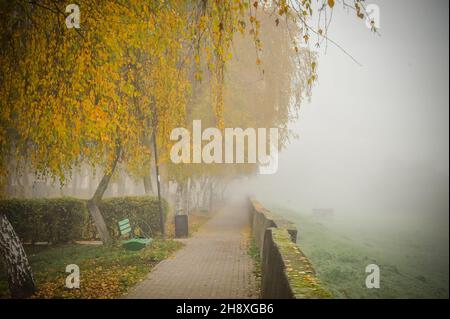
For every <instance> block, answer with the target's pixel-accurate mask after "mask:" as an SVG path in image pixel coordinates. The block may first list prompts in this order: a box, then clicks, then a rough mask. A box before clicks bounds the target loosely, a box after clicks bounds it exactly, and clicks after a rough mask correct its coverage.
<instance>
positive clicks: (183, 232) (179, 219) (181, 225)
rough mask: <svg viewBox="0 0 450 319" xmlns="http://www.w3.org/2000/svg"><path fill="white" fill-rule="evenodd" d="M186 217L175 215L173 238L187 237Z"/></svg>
mask: <svg viewBox="0 0 450 319" xmlns="http://www.w3.org/2000/svg"><path fill="white" fill-rule="evenodd" d="M188 225H189V224H188V215H175V237H176V238H180V237H187V236H188V234H189V228H188Z"/></svg>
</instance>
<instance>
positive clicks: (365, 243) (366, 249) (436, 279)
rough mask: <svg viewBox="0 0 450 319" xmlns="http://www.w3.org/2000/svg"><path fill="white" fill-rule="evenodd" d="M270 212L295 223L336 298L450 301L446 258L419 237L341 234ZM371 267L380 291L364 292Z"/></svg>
mask: <svg viewBox="0 0 450 319" xmlns="http://www.w3.org/2000/svg"><path fill="white" fill-rule="evenodd" d="M271 208H274V209H273V211H276V212H277V213H279V214H281V215H283V216H285V217H286V218H288V219H290V220H292V221H294V222H295V223H296V224H297V227H298V229H299V240H298V243H299V245H300V247H301V249H302V250H303V251H304V252H305V254H306V255H307V256H308V257H309V258H310V259H311V261H312V263H313V264H314V266H315V268H316V270H317V272H318V276H319V278H320V279H321V281H322V282H323V283H325V284H326V285H327V286H328V287H329V289H330V290H331V291H332V293H333V294H334V296H335V297H337V298H448V255H447V261H445V260H442V258H441V255H440V252H439V251H437V250H435V249H434V248H435V247H434V246H433V245H432V244H427V243H426V241H425V240H424V238H423V237H420V236H419V235H418V234H417V236H402V235H401V234H399V233H398V232H390V231H387V230H386V231H385V232H383V233H380V232H379V231H378V232H375V233H374V234H376V235H377V236H374V234H370V233H368V232H367V231H365V230H363V229H359V230H358V229H345V231H343V228H342V227H337V226H338V225H336V224H335V223H334V222H333V220H327V219H318V218H316V217H313V216H308V215H304V214H299V213H297V212H294V211H290V210H286V209H282V208H276V207H271ZM371 263H375V264H377V265H378V266H379V267H380V273H381V284H380V285H381V287H380V289H367V288H366V287H365V278H366V275H367V274H366V273H365V267H366V266H367V265H368V264H371ZM443 267H447V270H446V271H445V270H443Z"/></svg>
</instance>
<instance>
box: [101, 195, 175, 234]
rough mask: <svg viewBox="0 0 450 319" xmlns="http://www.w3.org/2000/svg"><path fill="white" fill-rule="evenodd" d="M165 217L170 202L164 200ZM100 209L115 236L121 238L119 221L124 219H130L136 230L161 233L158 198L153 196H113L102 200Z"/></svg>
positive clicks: (145, 232) (110, 231)
mask: <svg viewBox="0 0 450 319" xmlns="http://www.w3.org/2000/svg"><path fill="white" fill-rule="evenodd" d="M161 204H162V208H163V213H164V216H165V217H164V218H166V216H167V212H168V210H169V204H168V203H167V201H166V200H164V199H163V200H162V203H161ZM99 209H100V211H101V212H102V215H103V217H104V218H105V223H106V226H107V227H108V230H109V233H110V234H111V236H113V238H116V239H117V238H119V237H120V233H119V228H118V226H117V223H118V222H119V221H120V220H122V219H124V218H128V219H130V223H131V227H132V229H133V230H134V231H135V232H136V231H137V232H139V230H140V231H141V232H142V233H141V234H136V235H144V236H145V235H147V236H151V237H153V236H154V235H156V234H158V233H160V219H159V206H158V198H157V197H151V196H135V197H132V196H127V197H112V198H107V199H105V200H103V201H102V202H101V204H100V205H99Z"/></svg>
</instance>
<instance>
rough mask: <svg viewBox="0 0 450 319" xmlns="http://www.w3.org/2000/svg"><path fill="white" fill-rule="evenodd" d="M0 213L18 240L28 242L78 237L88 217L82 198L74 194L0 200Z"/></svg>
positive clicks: (67, 239)
mask: <svg viewBox="0 0 450 319" xmlns="http://www.w3.org/2000/svg"><path fill="white" fill-rule="evenodd" d="M0 214H6V217H7V218H8V220H9V221H10V223H11V224H12V225H13V227H14V230H15V231H16V233H17V234H18V236H19V237H20V238H21V240H22V241H24V242H32V243H34V242H40V241H44V242H52V243H64V242H68V241H71V240H76V239H81V238H82V234H83V231H84V228H85V226H86V224H87V223H88V220H89V215H88V212H87V209H86V201H84V200H80V199H75V198H51V199H45V198H42V199H10V200H1V201H0Z"/></svg>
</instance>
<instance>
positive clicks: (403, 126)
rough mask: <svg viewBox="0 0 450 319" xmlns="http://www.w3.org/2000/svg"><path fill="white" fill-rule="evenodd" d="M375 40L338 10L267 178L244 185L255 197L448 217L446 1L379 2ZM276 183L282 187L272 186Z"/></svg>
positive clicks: (301, 205)
mask: <svg viewBox="0 0 450 319" xmlns="http://www.w3.org/2000/svg"><path fill="white" fill-rule="evenodd" d="M367 3H374V4H377V5H379V7H380V11H381V12H380V18H381V22H380V23H381V29H380V34H381V35H380V36H378V35H374V34H373V33H371V32H370V31H369V30H368V29H367V28H366V27H365V25H364V23H363V21H362V20H359V19H357V18H356V17H355V16H354V13H352V12H349V13H348V14H347V13H346V12H345V11H344V10H341V8H338V7H336V8H335V10H334V16H333V21H332V24H331V28H330V31H329V37H330V38H331V39H333V40H334V41H336V42H337V43H339V44H340V45H341V46H342V47H343V48H345V50H346V51H348V52H349V53H350V54H351V55H352V56H353V57H354V58H355V59H357V60H358V61H359V62H360V63H361V64H362V66H359V65H357V64H356V63H355V62H354V61H352V60H351V59H350V58H349V57H348V56H346V55H345V54H344V53H343V52H342V51H341V50H339V49H338V48H336V47H335V46H333V45H332V44H329V45H328V48H327V50H326V52H325V49H324V47H322V48H321V49H320V50H319V53H320V58H319V68H318V75H319V80H318V83H317V85H316V87H315V88H314V90H313V96H312V100H311V102H310V103H307V102H305V103H303V105H302V109H301V111H300V118H299V120H298V121H297V122H296V123H293V125H292V127H293V129H294V130H295V131H296V133H297V134H299V139H298V140H294V141H292V142H291V144H290V145H289V146H288V147H287V149H286V150H284V151H283V152H282V153H281V154H280V160H279V169H278V172H277V173H276V174H275V175H270V176H259V177H257V178H256V179H253V180H251V181H249V182H248V183H247V184H245V188H247V190H248V191H249V192H251V193H253V194H254V195H255V196H256V197H257V198H258V197H259V198H264V199H265V200H269V201H271V202H276V203H280V204H283V205H285V206H288V207H295V208H297V209H299V210H303V211H310V210H311V209H312V208H328V207H329V208H334V209H335V211H336V212H337V213H341V214H346V213H359V214H368V213H373V214H413V213H414V214H421V215H423V216H428V217H427V218H429V219H430V220H432V219H433V220H435V221H438V220H441V219H442V218H444V219H446V220H447V226H446V227H447V234H448V208H449V204H448V203H449V201H448V182H449V169H448V166H449V148H448V143H449V141H448V139H449V137H448V129H449V122H448V117H449V106H448V105H449V94H448V85H449V74H448V69H449V49H448V45H449V43H448V37H449V29H448V25H449V21H448V2H447V1H440V0H433V1H421V0H415V1H403V0H402V1H400V0H395V1H379V0H378V1H377V0H373V1H370V2H367ZM280 189H282V191H280Z"/></svg>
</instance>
